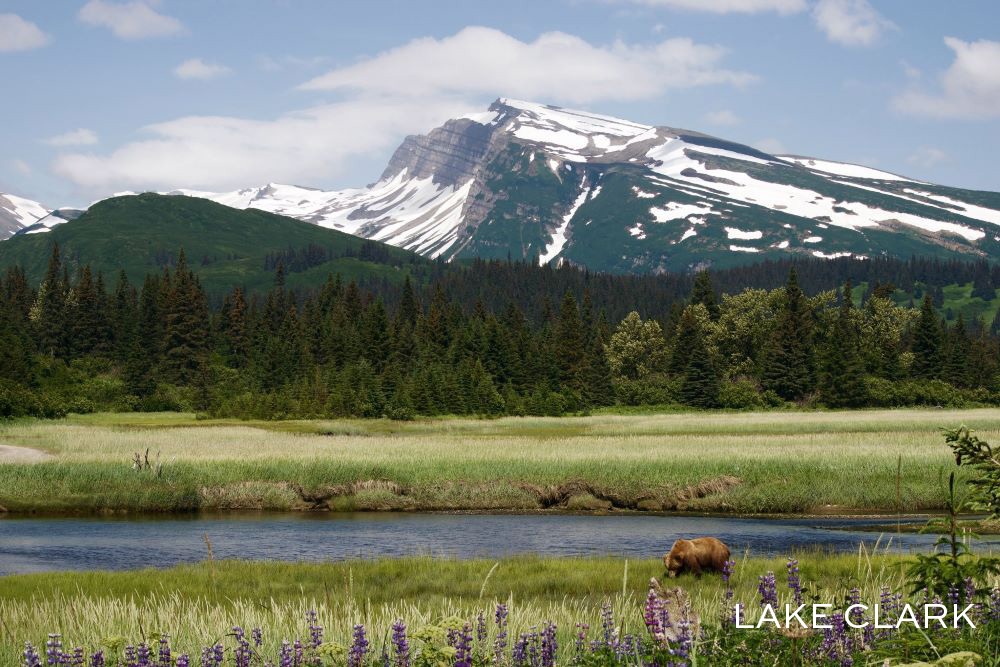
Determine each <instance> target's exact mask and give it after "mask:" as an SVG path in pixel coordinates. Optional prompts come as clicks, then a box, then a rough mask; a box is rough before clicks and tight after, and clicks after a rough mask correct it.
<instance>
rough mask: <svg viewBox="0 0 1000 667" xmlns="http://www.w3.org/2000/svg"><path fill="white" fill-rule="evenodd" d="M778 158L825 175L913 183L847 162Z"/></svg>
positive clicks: (900, 177) (891, 174) (791, 156)
mask: <svg viewBox="0 0 1000 667" xmlns="http://www.w3.org/2000/svg"><path fill="white" fill-rule="evenodd" d="M778 157H780V158H781V159H782V160H785V161H786V162H793V163H795V164H797V165H799V166H801V167H806V168H807V169H815V170H816V171H821V172H823V173H825V174H834V175H836V176H848V177H851V178H867V179H872V180H879V181H913V179H911V178H904V177H902V176H899V175H897V174H893V173H890V172H888V171H881V170H879V169H872V168H871V167H863V166H861V165H859V164H850V163H849V162H833V161H831V160H817V159H816V158H812V157H800V156H798V155H779V156H778ZM914 182H919V181H914Z"/></svg>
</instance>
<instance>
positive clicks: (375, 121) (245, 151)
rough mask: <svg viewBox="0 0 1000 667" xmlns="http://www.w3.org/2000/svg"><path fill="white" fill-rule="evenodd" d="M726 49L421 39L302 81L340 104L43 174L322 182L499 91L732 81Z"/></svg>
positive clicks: (217, 127)
mask: <svg viewBox="0 0 1000 667" xmlns="http://www.w3.org/2000/svg"><path fill="white" fill-rule="evenodd" d="M724 55H725V51H724V50H723V49H721V48H719V47H715V46H704V45H699V44H695V43H693V42H692V41H691V40H687V39H671V40H666V41H664V42H662V43H660V44H657V45H652V46H631V45H627V44H624V43H620V42H619V43H615V44H613V45H611V46H608V47H596V46H592V45H590V44H588V43H587V42H585V41H583V40H582V39H579V38H578V37H574V36H572V35H566V34H563V33H547V34H544V35H542V36H540V37H539V38H538V39H537V40H535V41H533V42H530V43H527V42H521V41H519V40H517V39H514V38H513V37H510V36H508V35H505V34H504V33H502V32H499V31H496V30H490V29H486V28H467V29H465V30H462V31H461V32H459V33H458V34H456V35H454V36H453V37H449V38H446V39H442V40H436V39H419V40H416V41H413V42H410V43H408V44H405V45H403V46H401V47H399V48H397V49H394V50H391V51H388V52H386V53H383V54H380V55H376V56H375V57H373V58H371V59H369V60H365V61H362V62H360V63H357V64H354V65H350V66H346V67H342V68H339V69H335V70H333V71H330V72H328V73H327V74H325V75H323V76H321V77H319V78H316V79H313V80H312V81H310V82H308V83H306V84H305V85H304V86H302V87H303V88H306V89H310V90H323V91H335V92H337V93H338V94H339V97H340V100H339V101H338V102H336V103H332V104H323V105H318V106H314V107H311V108H307V109H304V110H300V111H293V112H289V113H286V114H283V115H281V116H278V117H276V118H272V119H267V120H255V119H249V118H239V117H231V116H188V117H183V118H178V119H176V120H172V121H169V122H164V123H158V124H155V125H150V126H148V127H146V128H144V132H145V134H146V137H145V138H143V139H141V140H139V141H134V142H131V143H128V144H125V145H123V146H121V147H119V148H118V149H117V150H114V151H112V152H110V153H104V154H101V153H87V152H82V151H77V152H68V153H65V154H62V155H59V156H57V157H56V159H55V160H54V162H53V164H52V168H53V170H54V171H55V172H56V173H57V174H59V175H61V176H64V177H66V178H68V179H70V180H71V181H73V182H74V183H76V184H78V185H80V186H82V187H84V188H87V189H89V190H93V191H104V192H106V191H109V190H122V189H136V190H139V189H171V188H177V187H188V188H199V189H212V190H222V189H231V188H237V187H247V186H248V185H250V184H254V183H264V182H268V181H279V182H282V181H283V182H292V183H299V184H305V185H320V184H323V183H324V182H330V181H331V180H334V179H336V178H339V177H342V176H344V175H345V174H347V173H349V171H350V170H351V169H352V168H356V163H357V160H358V158H368V157H370V156H372V155H378V154H379V153H380V152H387V151H389V150H391V149H392V148H394V147H395V146H397V145H398V143H399V141H400V140H401V139H402V137H403V136H405V135H407V134H413V133H422V132H427V131H428V130H429V129H431V128H433V127H435V126H437V125H440V124H441V123H442V122H443V121H445V120H446V119H448V118H453V117H456V116H458V115H461V114H464V113H467V112H469V111H476V110H482V109H483V108H485V105H486V104H488V103H489V101H491V100H492V99H494V98H495V97H497V96H501V95H508V96H511V97H515V96H516V97H526V98H529V99H531V98H534V99H536V100H538V101H541V102H563V103H581V104H583V103H588V102H592V101H598V100H621V99H639V98H653V97H658V96H660V95H662V93H663V92H664V91H666V90H669V89H672V88H679V87H686V86H698V85H707V84H733V85H742V84H745V83H749V82H751V81H753V80H754V79H755V77H753V76H752V75H750V74H747V73H743V72H735V71H729V70H726V69H722V68H721V67H720V65H719V61H720V60H721V59H722V58H723V57H724Z"/></svg>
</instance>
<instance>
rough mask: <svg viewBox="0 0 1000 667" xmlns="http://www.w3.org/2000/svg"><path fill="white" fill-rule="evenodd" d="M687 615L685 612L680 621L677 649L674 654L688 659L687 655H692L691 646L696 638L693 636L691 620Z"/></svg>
mask: <svg viewBox="0 0 1000 667" xmlns="http://www.w3.org/2000/svg"><path fill="white" fill-rule="evenodd" d="M687 616H688V615H687V614H686V613H685V614H684V615H683V616H682V617H681V620H680V623H678V626H679V628H680V632H679V633H678V635H677V649H676V650H675V651H674V655H676V656H677V657H678V658H681V659H682V660H687V657H688V656H689V655H691V647H692V646H693V645H694V638H693V637H692V636H691V621H690V620H688V617H687Z"/></svg>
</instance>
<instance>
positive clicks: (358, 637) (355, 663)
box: [347, 625, 368, 667]
mask: <svg viewBox="0 0 1000 667" xmlns="http://www.w3.org/2000/svg"><path fill="white" fill-rule="evenodd" d="M367 653H368V638H367V637H366V636H365V626H363V625H355V626H354V636H353V638H352V640H351V650H350V652H349V653H348V654H347V667H361V666H362V665H363V664H365V655H367Z"/></svg>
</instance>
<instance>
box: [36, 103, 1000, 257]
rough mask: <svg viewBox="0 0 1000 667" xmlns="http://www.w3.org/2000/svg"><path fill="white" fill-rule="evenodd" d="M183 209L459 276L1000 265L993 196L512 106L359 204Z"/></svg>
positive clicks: (676, 132) (386, 177)
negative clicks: (533, 262) (286, 225)
mask: <svg viewBox="0 0 1000 667" xmlns="http://www.w3.org/2000/svg"><path fill="white" fill-rule="evenodd" d="M177 193H178V194H188V195H192V196H198V197H203V198H208V199H212V200H214V201H216V202H219V203H222V204H226V205H228V206H231V207H235V208H257V209H262V210H265V211H270V212H273V213H278V214H282V215H287V216H291V217H295V218H298V219H300V220H305V221H307V222H311V223H314V224H318V225H322V226H324V227H330V228H334V229H338V230H341V231H345V232H349V233H351V234H355V235H358V236H362V237H365V238H370V239H374V240H377V241H384V242H387V243H390V244H393V245H397V246H400V247H403V248H407V249H410V250H414V251H416V252H419V253H421V254H423V255H426V256H429V257H440V258H444V259H449V260H450V259H454V258H465V257H497V258H505V257H514V258H525V259H528V258H535V257H537V258H541V259H542V260H543V261H546V262H548V261H552V262H571V263H575V264H580V265H585V266H588V267H590V268H592V269H595V270H604V271H613V272H657V271H665V270H680V271H683V270H691V269H694V268H698V267H704V266H709V265H713V266H718V267H726V266H732V265H736V264H746V263H749V262H753V261H759V260H761V259H764V258H781V257H788V256H789V255H792V256H803V257H820V258H833V257H844V256H850V257H855V258H858V259H863V258H869V257H876V256H893V257H900V258H908V257H910V256H911V255H913V254H921V255H925V256H934V257H942V258H953V257H964V258H994V257H997V256H998V255H1000V194H998V193H990V192H970V191H967V190H961V189H957V188H947V187H942V186H938V185H934V184H930V183H923V182H920V181H915V180H912V179H907V178H905V177H903V176H899V175H896V174H892V173H889V172H886V171H882V170H878V169H873V168H870V167H864V166H861V165H853V164H848V163H843V162H836V161H832V160H823V159H819V158H812V157H801V156H795V155H784V156H775V155H770V154H768V153H765V152H762V151H760V150H757V149H754V148H752V147H750V146H746V145H743V144H740V143H738V142H734V141H728V140H726V139H723V138H720V137H715V136H711V135H708V134H703V133H700V132H695V131H690V130H683V129H677V128H672V127H668V126H659V127H655V126H652V125H646V124H643V123H636V122H632V121H628V120H625V119H621V118H615V117H612V116H607V115H602V114H597V113H591V112H589V111H578V110H573V109H566V108H563V107H559V106H554V105H548V104H540V103H536V102H529V101H524V100H516V99H511V98H505V97H501V98H498V99H497V100H496V101H494V102H493V103H492V104H491V105H490V106H489V109H488V110H487V111H483V112H479V113H473V114H469V115H466V116H463V117H460V118H455V119H452V120H449V121H447V122H445V123H444V124H442V125H441V126H440V127H437V128H434V129H432V130H430V131H429V132H428V133H427V134H423V135H414V136H410V137H407V138H406V139H405V140H404V141H403V143H402V144H401V145H400V146H399V148H398V149H397V150H396V151H395V153H394V154H393V156H392V158H391V159H390V160H389V164H388V166H387V167H386V169H385V171H384V172H383V174H382V176H381V178H380V179H379V180H378V181H377V182H376V183H374V184H371V185H369V186H367V187H364V188H358V189H353V190H341V191H333V192H324V191H322V190H312V189H308V188H303V187H299V186H290V185H280V184H277V183H269V184H268V185H266V186H263V187H255V188H249V189H244V190H240V191H236V192H229V193H207V192H197V191H190V190H181V191H177ZM39 231H44V229H41V230H39Z"/></svg>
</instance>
